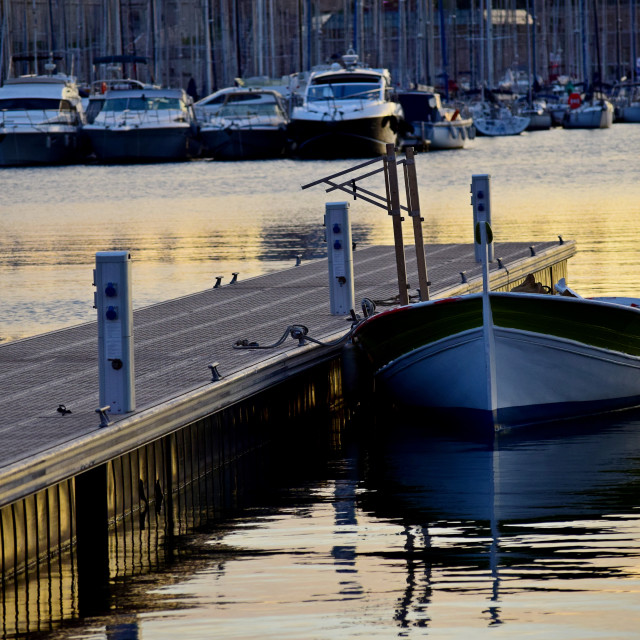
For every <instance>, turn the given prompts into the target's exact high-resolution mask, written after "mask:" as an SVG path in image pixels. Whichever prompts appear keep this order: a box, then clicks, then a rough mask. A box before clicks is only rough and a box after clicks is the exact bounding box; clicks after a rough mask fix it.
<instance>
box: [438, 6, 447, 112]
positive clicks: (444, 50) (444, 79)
mask: <svg viewBox="0 0 640 640" xmlns="http://www.w3.org/2000/svg"><path fill="white" fill-rule="evenodd" d="M438 12H439V14H440V55H441V56H442V82H443V83H444V98H445V100H449V73H448V69H447V66H448V63H447V39H446V37H445V24H444V22H445V20H444V0H439V2H438Z"/></svg>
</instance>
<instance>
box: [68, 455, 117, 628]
mask: <svg viewBox="0 0 640 640" xmlns="http://www.w3.org/2000/svg"><path fill="white" fill-rule="evenodd" d="M75 498H76V504H75V511H76V540H77V544H76V558H77V562H78V606H79V609H80V615H81V616H87V615H94V614H97V613H102V612H104V611H105V609H106V607H107V604H108V584H109V530H108V528H109V510H108V504H107V465H106V464H101V465H99V466H97V467H93V468H92V469H89V470H88V471H85V472H84V473H81V474H80V475H79V476H76V478H75Z"/></svg>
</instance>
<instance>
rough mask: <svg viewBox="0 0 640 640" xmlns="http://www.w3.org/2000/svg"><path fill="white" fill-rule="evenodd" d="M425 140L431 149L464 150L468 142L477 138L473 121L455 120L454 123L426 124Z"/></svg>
mask: <svg viewBox="0 0 640 640" xmlns="http://www.w3.org/2000/svg"><path fill="white" fill-rule="evenodd" d="M425 138H426V139H427V140H428V141H429V148H430V149H434V150H437V149H462V148H463V147H464V146H465V145H466V143H467V140H473V139H474V138H475V129H474V128H473V120H472V119H471V118H467V119H465V120H455V121H453V122H437V123H435V124H429V123H427V124H426V127H425Z"/></svg>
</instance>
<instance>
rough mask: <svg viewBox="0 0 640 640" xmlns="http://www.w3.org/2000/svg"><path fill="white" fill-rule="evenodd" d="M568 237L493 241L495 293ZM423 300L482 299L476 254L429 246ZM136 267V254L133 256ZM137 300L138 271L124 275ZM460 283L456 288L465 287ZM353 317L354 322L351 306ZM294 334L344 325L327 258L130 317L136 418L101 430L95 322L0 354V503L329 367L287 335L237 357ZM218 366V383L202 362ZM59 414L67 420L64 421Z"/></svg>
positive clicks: (562, 261) (539, 273) (553, 264)
mask: <svg viewBox="0 0 640 640" xmlns="http://www.w3.org/2000/svg"><path fill="white" fill-rule="evenodd" d="M575 252H576V246H575V244H574V243H573V242H571V241H569V242H563V241H562V240H560V241H555V242H539V243H535V245H534V244H533V243H503V244H496V245H495V255H496V257H499V258H500V261H497V260H496V261H495V262H493V263H492V264H491V269H490V276H491V287H492V289H494V290H496V289H510V288H512V287H513V286H515V285H516V284H518V283H519V282H521V281H522V279H523V278H524V276H526V275H527V274H528V273H535V274H536V277H537V279H539V280H541V281H542V282H543V283H544V284H552V282H553V281H557V280H558V279H559V278H560V277H562V276H563V275H566V261H567V260H568V259H569V258H570V257H571V256H573V255H574V254H575ZM426 255H427V264H428V268H429V280H430V282H431V292H430V293H431V298H432V299H433V298H436V297H447V296H453V295H459V294H462V293H467V292H472V291H478V290H481V287H482V283H481V266H480V264H479V263H476V262H475V260H474V248H473V245H471V244H469V245H459V244H456V245H453V244H447V245H427V247H426ZM134 259H135V256H134ZM406 260H407V273H408V276H409V286H410V289H409V293H410V295H411V298H412V300H414V299H415V297H416V295H415V294H416V291H415V289H416V287H417V280H418V277H417V272H416V259H415V254H413V255H412V248H411V247H408V248H407V249H406ZM354 273H355V292H356V301H357V304H358V305H359V301H360V300H361V299H362V298H365V297H366V298H369V299H371V300H374V301H376V302H377V305H378V309H382V308H384V306H383V305H385V304H389V305H392V304H394V300H395V299H397V295H398V285H397V280H396V274H395V253H394V247H392V246H389V247H387V246H383V247H381V246H375V247H365V248H358V249H357V250H356V251H355V253H354ZM133 279H134V294H135V264H134V267H133ZM464 280H466V282H464ZM355 311H356V313H358V314H361V313H362V312H361V310H360V309H359V308H358V309H356V310H355ZM291 325H304V326H305V327H307V328H308V336H309V337H311V338H313V339H315V340H317V341H319V342H322V343H327V342H332V341H336V340H337V339H338V338H340V337H341V336H343V335H344V334H345V333H347V332H348V330H349V329H350V327H351V323H350V319H349V317H348V316H332V315H331V314H330V312H329V285H328V269H327V260H324V259H322V260H316V261H313V262H308V263H303V264H301V265H300V266H295V267H294V266H292V267H291V268H290V269H287V270H283V271H280V272H277V273H273V274H269V275H265V276H261V277H257V278H253V279H250V280H246V281H243V280H242V279H241V277H240V279H239V280H238V281H237V282H235V283H234V284H227V285H223V286H220V287H218V288H211V289H209V290H206V291H203V292H201V293H197V294H193V295H189V296H186V297H182V298H178V299H176V300H170V301H168V302H164V303H160V304H156V305H153V306H150V307H147V308H144V309H139V310H137V311H135V312H134V343H135V387H136V397H137V408H136V411H135V412H132V413H129V414H126V415H123V416H115V417H113V418H112V419H113V423H112V424H110V425H109V426H106V427H103V428H101V427H100V417H99V415H98V414H97V413H96V409H97V408H98V406H99V401H98V365H97V323H96V322H93V323H88V324H83V325H80V326H77V327H72V328H69V329H63V330H60V331H54V332H51V333H47V334H44V335H40V336H36V337H33V338H28V339H24V340H20V341H16V342H11V343H8V344H5V345H0V381H1V385H2V394H0V444H1V445H2V446H0V507H2V506H4V505H7V504H10V503H13V502H15V501H17V500H20V499H22V498H24V497H25V496H28V495H31V494H33V493H35V492H37V491H40V490H42V489H45V488H46V487H49V486H51V485H53V484H54V483H57V482H61V481H63V480H65V479H67V478H71V477H74V476H75V475H77V474H79V473H82V472H83V471H85V470H87V469H90V468H92V467H94V466H96V465H99V464H101V463H104V462H105V461H107V460H110V459H113V458H114V457H116V456H118V455H121V454H122V453H124V452H127V451H131V450H133V449H135V448H137V447H140V446H143V445H145V444H146V443H149V442H152V441H154V440H156V439H158V438H160V437H162V436H163V435H165V434H168V433H170V432H172V431H175V430H176V429H179V428H180V427H182V426H184V425H187V424H190V423H191V422H193V421H195V420H198V419H201V418H202V417H204V416H206V415H210V414H212V413H214V412H216V411H218V410H221V409H223V408H225V407H228V406H230V405H232V404H234V403H236V402H239V401H241V400H243V399H245V398H247V397H249V396H251V395H253V394H256V393H259V392H260V391H262V390H264V389H267V388H269V387H272V386H273V385H276V384H278V383H279V382H282V381H284V380H286V379H287V378H289V377H291V376H295V375H296V373H298V372H301V371H303V370H306V369H308V368H310V367H312V366H314V365H316V364H318V363H320V362H322V361H326V360H327V359H330V358H334V357H335V356H336V355H337V353H338V351H339V348H340V346H335V345H333V346H332V345H322V344H318V343H316V342H309V341H306V342H305V343H304V344H302V345H301V344H299V341H298V340H297V339H295V338H294V337H291V336H287V337H286V339H285V340H284V341H283V342H282V344H280V346H278V347H276V348H272V349H257V350H239V349H237V348H234V344H235V343H237V342H238V341H241V340H246V341H248V342H257V343H259V344H260V345H261V346H267V345H271V344H274V343H276V342H277V341H278V340H280V338H281V337H282V336H283V335H284V332H285V331H286V329H287V327H288V326H291ZM213 362H217V363H218V371H219V373H220V376H221V378H220V380H218V381H214V380H213V379H212V372H211V370H210V368H209V365H210V364H211V363H213ZM60 405H64V407H65V408H66V409H67V410H69V411H70V413H64V414H63V413H61V412H60V411H58V408H59V406H60Z"/></svg>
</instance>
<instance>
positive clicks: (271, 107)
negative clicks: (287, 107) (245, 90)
mask: <svg viewBox="0 0 640 640" xmlns="http://www.w3.org/2000/svg"><path fill="white" fill-rule="evenodd" d="M218 115H219V116H221V117H223V118H225V117H231V116H245V117H250V116H284V112H283V110H282V109H281V107H280V105H279V104H278V102H277V100H276V99H275V98H274V97H273V96H269V95H264V94H262V95H251V94H238V95H230V96H229V99H228V100H227V102H226V103H225V104H224V105H223V106H222V107H221V108H220V110H219V111H218Z"/></svg>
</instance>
